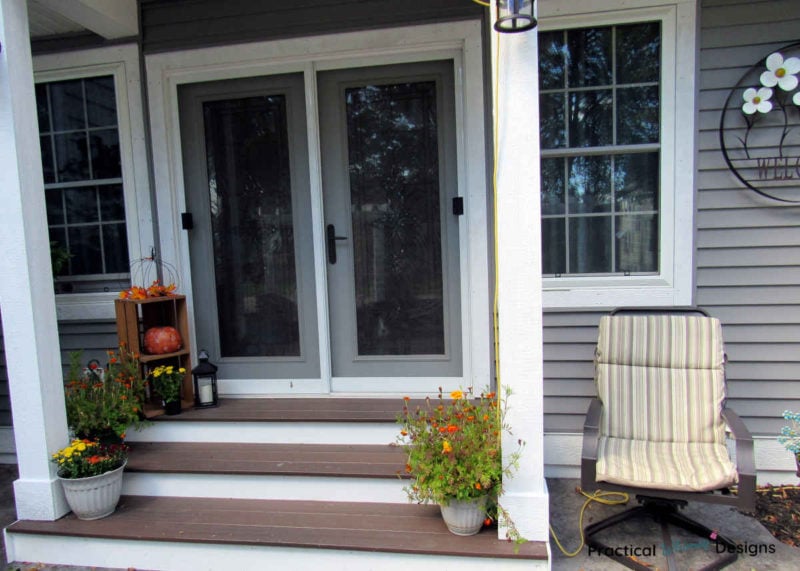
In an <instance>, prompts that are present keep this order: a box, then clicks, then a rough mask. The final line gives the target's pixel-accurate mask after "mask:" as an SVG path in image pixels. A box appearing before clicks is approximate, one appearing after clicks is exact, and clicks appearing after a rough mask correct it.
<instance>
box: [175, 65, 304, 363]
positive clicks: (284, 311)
mask: <svg viewBox="0 0 800 571" xmlns="http://www.w3.org/2000/svg"><path fill="white" fill-rule="evenodd" d="M179 105H180V122H181V143H182V146H183V168H184V181H185V188H186V204H187V211H188V212H189V213H190V214H191V219H192V222H191V226H192V228H191V229H189V230H188V232H189V249H190V257H191V267H192V270H191V271H192V287H193V296H194V310H195V311H194V314H195V328H196V333H197V346H198V347H199V348H207V349H208V350H209V352H210V353H211V359H212V361H215V362H217V363H219V365H220V371H219V375H220V377H221V378H236V379H259V378H263V379H275V378H294V379H313V378H319V377H320V365H319V341H318V331H317V312H316V292H315V287H316V286H315V279H314V261H313V243H312V230H311V203H310V192H309V182H308V181H309V175H308V144H307V138H306V118H305V117H306V115H305V99H304V93H303V76H302V74H287V75H280V76H269V77H264V78H248V79H242V80H225V81H216V82H209V83H201V84H191V85H187V86H183V87H181V88H180V91H179Z"/></svg>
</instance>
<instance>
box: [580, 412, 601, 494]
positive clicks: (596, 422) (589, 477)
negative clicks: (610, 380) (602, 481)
mask: <svg viewBox="0 0 800 571" xmlns="http://www.w3.org/2000/svg"><path fill="white" fill-rule="evenodd" d="M602 412H603V403H602V402H601V401H600V399H598V398H594V399H592V402H590V403H589V410H587V411H586V419H585V420H584V422H583V448H582V450H581V487H582V488H583V489H584V491H587V492H592V491H594V488H595V487H596V485H597V482H596V480H595V478H596V477H597V466H596V464H597V444H598V438H599V436H600V415H601V414H602Z"/></svg>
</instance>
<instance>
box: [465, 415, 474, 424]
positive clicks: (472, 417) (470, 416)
mask: <svg viewBox="0 0 800 571" xmlns="http://www.w3.org/2000/svg"><path fill="white" fill-rule="evenodd" d="M467 420H468V421H470V422H472V421H473V420H475V417H474V416H472V415H469V416H468V417H467Z"/></svg>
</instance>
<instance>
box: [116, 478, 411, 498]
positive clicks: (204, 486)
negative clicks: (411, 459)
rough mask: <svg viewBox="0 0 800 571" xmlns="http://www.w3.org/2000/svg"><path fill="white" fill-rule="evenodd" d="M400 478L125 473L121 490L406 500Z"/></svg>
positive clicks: (189, 494) (150, 493)
mask: <svg viewBox="0 0 800 571" xmlns="http://www.w3.org/2000/svg"><path fill="white" fill-rule="evenodd" d="M404 485H405V482H404V481H403V480H400V479H399V478H397V479H394V478H339V477H319V476H282V475H281V476H272V475H269V476H264V475H261V476H260V475H255V476H250V475H229V474H156V473H144V472H142V473H140V472H126V473H125V476H124V479H123V483H122V493H123V494H126V495H133V496H177V497H195V498H247V499H257V500H310V501H331V502H339V501H345V502H377V503H403V504H405V503H408V501H409V500H408V496H407V495H406V493H405V492H404V491H403V486H404Z"/></svg>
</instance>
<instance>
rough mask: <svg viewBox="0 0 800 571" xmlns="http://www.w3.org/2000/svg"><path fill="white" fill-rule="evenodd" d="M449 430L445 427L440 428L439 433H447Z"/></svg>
mask: <svg viewBox="0 0 800 571" xmlns="http://www.w3.org/2000/svg"><path fill="white" fill-rule="evenodd" d="M446 430H447V429H446V428H445V427H444V426H440V427H439V432H445V431H446Z"/></svg>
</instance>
